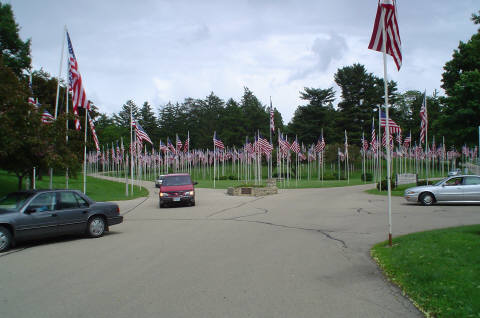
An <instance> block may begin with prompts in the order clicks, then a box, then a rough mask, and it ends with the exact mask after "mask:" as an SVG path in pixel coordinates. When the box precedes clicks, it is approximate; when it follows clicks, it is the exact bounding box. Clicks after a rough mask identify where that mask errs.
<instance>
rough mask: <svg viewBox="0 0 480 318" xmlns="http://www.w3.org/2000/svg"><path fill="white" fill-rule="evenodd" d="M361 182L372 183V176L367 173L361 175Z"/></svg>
mask: <svg viewBox="0 0 480 318" xmlns="http://www.w3.org/2000/svg"><path fill="white" fill-rule="evenodd" d="M361 178H362V181H372V180H373V175H372V174H371V173H369V172H367V173H364V174H362V176H361Z"/></svg>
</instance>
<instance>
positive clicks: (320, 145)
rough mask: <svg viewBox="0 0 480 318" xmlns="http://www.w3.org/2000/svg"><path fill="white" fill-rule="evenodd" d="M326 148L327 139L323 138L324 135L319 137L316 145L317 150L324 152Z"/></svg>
mask: <svg viewBox="0 0 480 318" xmlns="http://www.w3.org/2000/svg"><path fill="white" fill-rule="evenodd" d="M324 149H325V139H323V135H322V136H321V137H318V141H317V144H316V145H315V151H316V152H322V151H323V150H324Z"/></svg>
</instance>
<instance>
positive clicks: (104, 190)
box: [0, 170, 148, 201]
mask: <svg viewBox="0 0 480 318" xmlns="http://www.w3.org/2000/svg"><path fill="white" fill-rule="evenodd" d="M0 184H2V187H1V188H0V195H5V194H7V193H9V192H12V191H17V177H16V176H15V175H14V174H9V173H7V172H5V171H3V170H0ZM24 186H25V180H24ZM49 186H50V178H49V176H43V178H42V180H37V182H36V188H37V189H48V188H49ZM53 188H54V189H65V176H55V175H54V176H53ZM69 189H76V190H80V191H83V176H82V175H80V174H79V175H78V176H77V178H75V179H73V178H70V179H69ZM129 190H130V189H129ZM133 193H134V195H133V196H128V197H126V196H125V183H120V182H113V181H109V180H103V179H97V178H93V177H88V176H87V195H88V196H89V197H90V198H92V199H93V200H96V201H120V200H130V199H134V198H139V197H146V196H147V195H148V191H147V189H145V188H142V189H140V188H139V187H138V186H135V187H134V191H133Z"/></svg>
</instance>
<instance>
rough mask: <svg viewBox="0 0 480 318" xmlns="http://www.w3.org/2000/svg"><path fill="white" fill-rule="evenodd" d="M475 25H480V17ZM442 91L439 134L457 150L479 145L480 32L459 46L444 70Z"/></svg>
mask: <svg viewBox="0 0 480 318" xmlns="http://www.w3.org/2000/svg"><path fill="white" fill-rule="evenodd" d="M472 21H473V22H474V23H475V24H477V25H479V24H480V16H479V15H476V14H473V15H472ZM444 70H445V72H444V73H443V74H442V82H443V84H442V88H443V89H444V90H445V93H446V94H447V98H446V99H445V107H444V108H443V109H442V114H441V117H440V119H439V122H438V128H439V133H441V134H442V135H445V137H446V138H447V141H448V142H451V143H454V144H456V145H457V146H461V145H463V143H464V142H465V143H467V144H469V145H475V144H477V142H478V135H477V132H478V126H480V29H478V31H477V33H475V34H474V35H472V37H471V38H470V40H469V41H468V42H466V43H463V42H460V44H459V46H458V49H457V50H454V52H453V57H452V59H451V60H450V61H448V62H447V63H446V64H445V66H444Z"/></svg>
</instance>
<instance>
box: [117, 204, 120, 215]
mask: <svg viewBox="0 0 480 318" xmlns="http://www.w3.org/2000/svg"><path fill="white" fill-rule="evenodd" d="M117 214H120V207H119V206H118V205H117Z"/></svg>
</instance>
